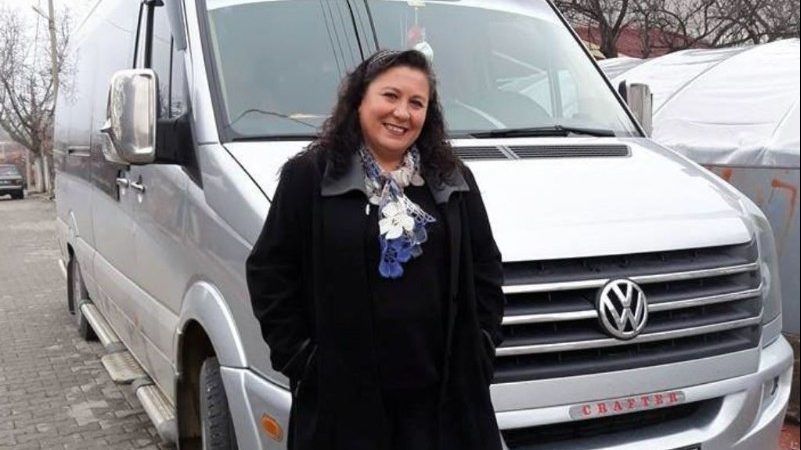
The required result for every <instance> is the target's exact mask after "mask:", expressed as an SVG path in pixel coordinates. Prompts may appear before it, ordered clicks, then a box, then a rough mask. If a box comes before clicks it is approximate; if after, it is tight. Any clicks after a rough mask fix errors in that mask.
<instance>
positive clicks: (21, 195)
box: [11, 191, 25, 200]
mask: <svg viewBox="0 0 801 450" xmlns="http://www.w3.org/2000/svg"><path fill="white" fill-rule="evenodd" d="M11 198H12V199H14V200H22V199H23V198H25V193H24V192H23V191H19V192H13V193H12V194H11Z"/></svg>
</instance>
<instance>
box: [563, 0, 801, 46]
mask: <svg viewBox="0 0 801 450" xmlns="http://www.w3.org/2000/svg"><path fill="white" fill-rule="evenodd" d="M800 4H801V0H630V1H626V0H556V5H557V6H558V7H559V8H560V9H561V10H562V12H563V13H564V14H565V16H566V17H567V19H568V20H569V21H570V22H571V23H572V24H573V26H574V27H575V28H578V29H583V28H585V27H586V29H587V30H588V31H587V34H588V35H589V37H590V39H591V40H593V41H595V42H598V43H599V44H600V46H601V51H602V52H603V53H604V54H605V55H606V56H609V57H612V56H617V53H618V52H617V41H618V39H619V37H620V34H621V32H622V31H623V30H625V29H629V30H634V31H635V32H636V33H637V34H638V36H639V38H640V44H641V49H642V55H641V56H644V57H648V56H651V55H652V54H653V53H659V54H661V53H668V52H672V51H676V50H683V49H687V48H693V47H707V48H718V47H729V46H733V45H742V44H759V43H764V42H770V41H774V40H778V39H785V38H789V37H798V36H799V10H801V5H800ZM593 33H597V36H595V35H593Z"/></svg>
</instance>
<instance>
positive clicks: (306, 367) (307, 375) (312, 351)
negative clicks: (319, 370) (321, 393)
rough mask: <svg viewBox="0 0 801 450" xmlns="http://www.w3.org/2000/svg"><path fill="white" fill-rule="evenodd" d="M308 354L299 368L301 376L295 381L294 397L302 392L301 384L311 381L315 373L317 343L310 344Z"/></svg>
mask: <svg viewBox="0 0 801 450" xmlns="http://www.w3.org/2000/svg"><path fill="white" fill-rule="evenodd" d="M306 354H307V355H308V356H306V358H305V361H304V364H303V365H302V367H301V370H299V371H298V372H299V376H298V378H297V382H296V383H294V384H295V386H294V389H293V390H292V395H293V397H297V396H298V393H299V392H300V388H301V385H303V384H307V383H308V382H309V381H311V378H312V377H313V376H314V375H315V372H316V371H315V370H314V365H315V364H317V362H316V356H317V345H316V344H310V345H309V346H308V351H307V352H306Z"/></svg>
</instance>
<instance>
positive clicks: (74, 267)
mask: <svg viewBox="0 0 801 450" xmlns="http://www.w3.org/2000/svg"><path fill="white" fill-rule="evenodd" d="M67 270H68V275H67V295H68V296H69V297H68V299H67V307H68V308H69V310H70V312H71V313H73V314H74V315H75V321H76V324H77V325H78V335H79V336H81V338H83V339H84V340H87V341H96V340H97V335H96V334H95V330H93V329H92V326H91V325H89V321H88V320H86V317H84V316H83V314H81V308H80V305H81V301H82V300H83V299H88V298H89V293H88V292H87V291H86V285H84V284H83V276H82V275H81V266H80V264H78V260H77V259H76V258H75V256H73V257H72V258H70V262H69V263H68V264H67Z"/></svg>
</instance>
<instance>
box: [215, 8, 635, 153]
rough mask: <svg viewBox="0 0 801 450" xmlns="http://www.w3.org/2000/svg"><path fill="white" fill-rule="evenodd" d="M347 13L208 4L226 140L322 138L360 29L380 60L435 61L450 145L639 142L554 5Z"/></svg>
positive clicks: (355, 57) (355, 56)
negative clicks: (386, 53) (602, 139)
mask: <svg viewBox="0 0 801 450" xmlns="http://www.w3.org/2000/svg"><path fill="white" fill-rule="evenodd" d="M350 3H351V5H352V6H353V7H352V8H348V7H347V6H342V4H345V3H344V2H328V1H325V0H207V10H208V20H209V26H208V29H209V43H210V46H211V50H212V53H213V55H214V60H215V66H216V67H215V70H216V77H217V79H218V82H219V85H220V86H219V88H220V89H219V90H220V94H221V96H220V97H221V102H222V103H223V104H222V105H218V107H220V108H221V112H222V114H221V116H222V119H223V122H224V124H223V127H224V128H225V129H226V133H225V134H226V135H228V136H229V137H230V138H232V139H236V138H246V139H247V138H259V137H265V138H269V137H287V136H289V137H291V136H308V135H314V134H316V133H317V132H318V131H319V128H320V126H321V125H322V123H323V121H324V120H325V119H326V118H327V117H328V114H329V113H330V111H331V108H332V107H333V105H334V102H335V101H336V92H337V87H338V85H339V82H340V80H341V79H342V77H343V76H344V75H345V74H346V73H347V71H349V70H351V69H352V68H353V67H355V66H356V65H357V64H358V63H359V62H360V61H361V53H360V45H359V44H360V41H359V39H357V37H356V36H357V33H356V31H355V26H354V23H356V24H357V25H356V27H360V29H361V30H362V31H360V34H359V38H360V39H361V40H362V41H365V40H369V41H370V43H369V44H370V45H369V46H368V45H367V43H364V44H363V47H364V48H365V52H367V50H366V49H367V48H374V47H375V41H377V44H378V47H379V48H390V49H404V48H417V49H419V50H421V51H423V52H424V53H426V54H427V55H428V56H429V57H430V58H431V59H432V61H433V65H434V69H435V71H436V74H437V79H438V88H439V91H440V100H441V103H442V107H443V111H444V113H445V118H446V122H447V124H448V131H449V133H450V135H451V136H453V137H460V136H467V135H473V136H496V135H497V136H502V135H503V131H504V130H510V131H511V130H513V131H514V132H513V133H512V134H509V135H514V136H524V135H526V133H525V130H526V129H530V130H533V131H534V133H533V134H531V135H532V136H542V135H547V130H558V131H565V130H578V132H579V133H581V132H582V130H585V131H586V130H589V132H598V135H612V136H638V135H639V133H638V131H637V129H636V127H635V126H634V124H633V123H632V121H631V119H630V118H629V116H628V115H627V114H626V112H625V110H624V108H623V107H622V106H621V105H620V103H619V102H618V100H617V98H616V97H615V95H614V94H613V92H612V91H611V90H610V89H609V87H608V85H607V84H606V83H605V81H604V79H603V77H602V75H601V74H600V73H599V71H598V70H597V69H596V68H595V67H594V66H593V65H592V64H591V62H590V61H589V60H588V57H587V56H586V54H585V53H584V52H583V50H582V49H581V47H580V45H579V44H578V42H577V41H576V40H575V39H574V38H573V36H572V34H571V33H570V32H569V30H568V29H567V28H566V27H565V26H564V25H563V23H562V22H561V21H560V20H559V18H558V17H557V15H556V13H555V12H554V11H553V10H552V9H551V8H550V7H549V6H548V4H547V3H546V2H545V1H542V0H514V1H511V0H510V1H504V0H494V1H493V2H490V3H491V4H492V6H487V3H488V2H486V1H483V2H482V1H478V0H463V1H458V2H454V1H424V0H403V1H400V0H351V2H350ZM338 5H339V6H338ZM345 5H347V4H345ZM499 130H500V133H499ZM544 131H545V133H544ZM496 133H497V134H496ZM555 134H556V135H567V134H569V132H565V133H562V134H560V133H555Z"/></svg>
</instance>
